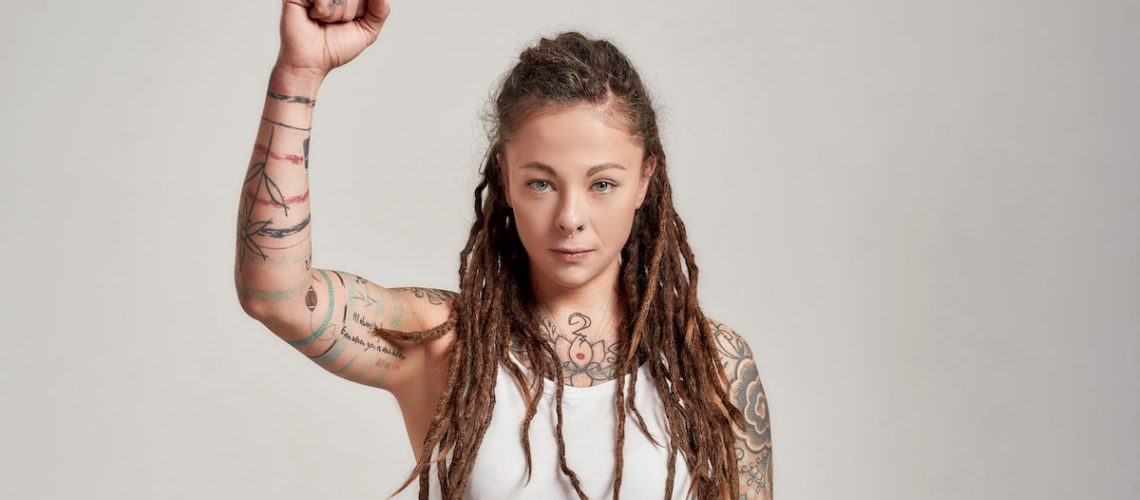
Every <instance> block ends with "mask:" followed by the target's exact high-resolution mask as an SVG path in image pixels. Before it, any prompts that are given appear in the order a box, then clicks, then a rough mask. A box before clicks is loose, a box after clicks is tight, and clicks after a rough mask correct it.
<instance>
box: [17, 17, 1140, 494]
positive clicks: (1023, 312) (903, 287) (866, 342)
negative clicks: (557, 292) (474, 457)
mask: <svg viewBox="0 0 1140 500" xmlns="http://www.w3.org/2000/svg"><path fill="white" fill-rule="evenodd" d="M279 9H280V7H279V5H278V3H277V2H274V1H268V0H260V1H257V2H250V1H241V2H233V1H231V2H219V1H213V0H207V1H198V2H192V3H191V2H177V3H176V2H141V1H137V0H135V1H124V2H111V3H108V2H79V1H75V0H64V1H59V2H11V3H9V4H7V5H5V7H4V14H3V16H0V62H2V63H3V68H4V74H3V76H2V77H0V96H2V99H3V104H0V107H2V110H3V111H2V112H0V150H2V151H3V162H2V167H0V168H2V169H3V170H2V172H3V182H0V195H2V198H0V208H2V210H0V224H2V229H3V240H4V243H3V245H0V252H2V255H0V256H2V258H3V261H4V262H5V263H7V265H9V266H11V267H10V268H9V270H8V272H6V273H5V277H6V280H5V281H6V286H4V287H2V288H0V311H2V314H0V328H2V332H3V339H4V341H5V342H4V347H3V349H0V356H3V362H2V363H0V370H2V372H0V375H2V377H0V391H2V393H0V395H2V396H3V410H2V411H0V443H2V445H0V449H2V450H3V451H2V452H0V453H2V455H0V460H2V462H0V497H3V498H84V499H88V498H108V499H112V498H113V499H124V498H132V499H133V498H139V499H142V498H147V499H150V498H170V499H183V498H186V499H189V498H281V499H285V498H296V499H307V498H346V499H347V498H356V499H364V498H370V499H375V498H382V497H384V496H386V495H387V494H388V493H390V492H391V491H392V490H393V489H394V488H395V486H396V485H398V484H399V482H400V480H402V478H403V476H404V475H405V474H406V473H407V472H408V471H409V470H410V467H411V465H412V452H411V447H410V445H409V443H408V441H407V437H406V435H405V433H404V426H403V422H402V420H401V417H400V415H399V412H398V409H397V407H396V404H395V400H394V399H393V398H392V397H391V396H390V395H389V394H387V393H384V392H381V391H378V390H374V389H369V388H367V387H364V386H360V385H356V384H352V383H349V382H345V381H343V380H340V379H338V378H336V377H335V376H333V375H330V374H328V373H327V372H325V371H324V370H323V369H321V368H320V367H318V366H317V365H315V364H313V363H311V362H310V361H308V360H307V359H305V358H304V357H303V356H301V355H300V354H298V353H297V352H295V351H294V350H293V349H292V348H291V347H289V346H288V345H287V344H285V343H284V342H282V341H280V340H279V339H277V338H276V337H275V336H273V335H272V334H271V333H270V332H269V331H268V330H266V329H265V328H264V327H262V326H261V325H260V324H259V323H257V322H256V321H254V320H252V319H250V318H248V317H246V316H245V315H244V314H243V313H242V311H241V308H240V307H239V305H238V302H237V298H236V294H235V292H234V288H233V281H232V269H233V256H234V245H235V235H234V227H235V221H236V215H237V210H236V209H237V201H238V195H239V190H240V186H241V181H242V178H243V174H244V173H245V170H246V167H247V162H248V160H249V157H250V152H251V150H252V147H253V141H254V135H255V132H256V130H257V126H258V124H259V123H258V117H259V115H260V111H261V106H262V103H263V99H264V93H265V85H266V79H267V77H268V74H269V70H270V68H271V66H272V63H273V60H274V57H275V55H276V50H277V43H278V40H277V22H278V16H279V13H280V10H279ZM561 29H580V30H583V31H586V32H587V33H589V34H592V35H598V36H608V37H610V38H611V39H612V40H613V41H614V42H615V43H616V44H617V45H618V46H619V47H621V48H622V49H624V50H625V51H626V52H627V53H628V55H629V56H630V57H631V58H632V60H633V61H634V63H635V64H636V65H637V66H638V68H639V69H640V71H641V72H642V75H643V77H644V78H645V79H646V80H647V81H648V82H649V85H650V87H651V90H652V92H653V95H654V97H655V98H656V99H657V103H658V105H659V106H660V114H661V118H662V122H661V127H662V129H663V132H664V140H665V145H666V151H667V153H668V155H669V156H668V158H669V165H670V168H671V173H670V175H671V176H672V179H673V181H674V189H675V191H676V201H677V204H678V206H679V211H680V213H681V214H682V216H683V217H684V220H685V222H686V223H687V227H688V228H689V235H690V238H691V242H692V244H693V246H694V247H695V250H696V255H697V263H698V264H699V265H700V268H701V275H700V278H701V280H700V293H701V296H702V302H703V304H704V307H705V308H706V311H707V312H708V313H709V314H710V315H712V316H713V317H716V318H718V319H720V320H722V321H724V322H726V323H728V324H730V325H732V326H734V327H735V328H736V329H737V330H739V331H741V332H742V333H743V334H744V335H745V336H746V337H747V339H748V341H749V342H750V344H751V345H752V347H753V349H754V351H755V353H756V360H757V362H758V364H759V367H760V373H761V377H762V380H763V382H764V386H765V389H766V392H767V394H768V397H769V400H770V404H771V418H772V429H773V444H774V456H775V471H776V472H775V485H776V492H777V495H778V498H781V499H786V500H792V499H832V498H835V499H839V498H843V499H868V500H871V499H915V498H921V499H958V498H992V499H1043V498H1048V499H1062V498H1065V499H1070V498H1071V499H1077V498H1080V499H1086V498H1096V499H1125V498H1135V495H1136V493H1137V491H1140V474H1137V473H1136V469H1137V468H1138V467H1140V451H1138V450H1140V431H1138V430H1137V424H1138V423H1140V397H1138V396H1137V394H1140V382H1138V380H1140V369H1138V366H1140V363H1138V361H1140V336H1138V333H1140V332H1138V330H1140V328H1138V325H1140V307H1137V304H1138V303H1140V300H1138V299H1140V258H1138V257H1140V238H1138V235H1137V233H1138V231H1137V224H1136V223H1135V221H1134V219H1135V217H1136V215H1137V213H1138V209H1140V150H1138V148H1137V146H1136V140H1137V139H1138V138H1140V97H1138V95H1137V90H1136V89H1138V88H1140V64H1138V62H1137V61H1140V58H1138V54H1140V50H1138V49H1140V6H1138V4H1137V2H1134V1H1132V2H1125V1H1086V2H1077V1H1068V2H1058V1H1035V2H1028V1H1012V0H997V1H995V0H990V1H965V2H962V1H958V2H928V1H917V2H916V1H901V0H899V1H887V0H868V1H863V2H844V1H812V0H800V1H796V2H770V1H761V2H726V1H721V2H700V3H698V2H684V3H681V2H650V1H636V2H632V1H631V2H601V1H578V2H522V1H515V2H505V1H490V2H462V3H460V2H447V3H442V4H441V3H436V2H427V1H418V2H413V1H408V0H395V2H394V5H393V12H392V16H391V18H390V19H389V21H388V24H387V25H386V26H385V28H384V31H383V32H382V34H381V38H380V40H379V42H378V43H377V44H376V45H374V46H372V47H371V48H370V49H368V50H367V51H366V52H365V53H364V54H363V55H362V56H360V58H358V59H357V60H355V61H353V62H352V63H351V64H349V65H348V66H346V67H342V68H339V69H337V70H335V71H334V72H333V73H332V74H331V75H330V76H329V78H328V79H327V80H326V82H325V85H324V86H323V87H322V89H321V92H320V94H319V97H318V99H319V102H318V105H317V108H316V114H315V121H314V126H315V128H314V132H313V135H312V150H311V158H312V160H311V164H310V168H311V188H312V197H311V203H312V211H313V224H314V228H315V231H314V237H313V247H314V256H315V264H316V265H317V266H320V267H325V268H333V269H340V270H346V271H350V272H354V273H358V274H361V275H363V276H365V277H368V278H369V279H373V280H375V281H377V282H379V283H381V284H383V285H386V286H403V285H421V286H435V287H446V288H454V287H455V284H456V276H455V272H456V269H457V264H458V253H459V250H460V249H461V247H462V244H463V241H464V234H465V232H466V228H467V226H468V224H469V222H470V220H471V212H470V210H471V208H470V205H471V190H472V189H473V188H474V185H475V175H476V172H477V168H478V161H479V159H480V157H481V155H482V152H483V148H484V147H485V146H486V144H485V143H484V139H483V135H482V124H481V123H480V121H479V118H478V115H479V112H480V111H482V110H483V108H484V105H485V102H486V98H487V96H488V94H489V92H490V91H491V86H492V85H493V83H494V82H495V80H496V79H497V78H498V76H499V75H500V74H501V73H502V72H503V71H505V70H506V69H508V68H509V66H510V65H511V63H512V60H513V58H514V57H515V56H516V55H517V54H518V52H519V51H520V50H521V49H522V48H523V47H524V46H526V45H527V44H528V43H530V42H532V41H533V40H534V39H535V38H536V37H538V36H539V35H543V34H551V33H554V32H556V31H558V30H561ZM415 491H416V488H415V486H414V485H413V486H411V487H410V488H409V489H408V490H406V491H405V492H404V493H403V494H402V495H401V496H400V497H399V498H414V496H415Z"/></svg>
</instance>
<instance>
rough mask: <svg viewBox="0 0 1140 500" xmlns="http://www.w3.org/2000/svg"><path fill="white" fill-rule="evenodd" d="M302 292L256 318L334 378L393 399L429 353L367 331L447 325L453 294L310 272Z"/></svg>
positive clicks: (428, 359) (427, 359)
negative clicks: (384, 392)
mask: <svg viewBox="0 0 1140 500" xmlns="http://www.w3.org/2000/svg"><path fill="white" fill-rule="evenodd" d="M310 278H311V279H310V280H309V283H308V286H307V287H301V289H300V290H299V292H300V293H298V294H297V296H295V297H291V298H288V299H284V300H281V301H280V303H279V304H277V306H276V307H274V308H273V309H272V311H270V312H266V313H264V314H261V315H259V317H258V318H257V319H258V320H260V321H261V322H262V323H263V324H265V326H266V327H267V328H269V329H270V330H272V331H273V332H274V333H275V334H277V336H278V337H280V338H281V339H282V340H284V341H285V342H287V343H288V344H289V345H291V346H292V347H293V348H295V349H296V350H297V351H299V352H301V353H302V354H304V355H305V356H306V357H308V358H309V359H310V360H312V361H313V362H314V363H316V364H317V365H319V366H321V367H322V368H324V369H325V370H327V371H329V372H330V373H333V374H334V375H337V376H338V377H341V378H344V379H347V380H351V381H353V382H357V383H360V384H364V385H368V386H372V387H377V388H381V389H385V390H388V391H392V392H394V390H395V389H398V388H400V387H402V386H404V385H405V384H406V383H407V382H408V381H409V380H411V379H413V378H415V377H417V375H416V374H417V373H421V372H422V368H424V367H425V364H426V363H430V362H431V360H432V359H433V356H432V355H433V354H434V352H435V351H434V350H433V349H431V348H430V347H429V346H428V345H426V343H425V344H413V343H404V342H392V341H388V340H384V339H381V338H380V337H378V336H375V335H373V334H372V333H371V331H372V328H373V327H374V326H380V327H383V328H387V329H391V330H400V331H415V330H424V329H428V328H432V327H434V326H436V325H439V324H440V323H443V322H444V321H446V320H447V318H448V315H449V313H450V311H451V307H452V303H453V299H454V297H455V293H454V292H450V291H446V290H438V289H434V288H411V287H409V288H384V287H382V286H380V285H377V284H376V283H373V282H371V281H368V280H366V279H364V278H362V277H360V276H357V275H354V274H352V273H347V272H344V271H334V270H328V269H320V268H313V269H312V272H311V276H310Z"/></svg>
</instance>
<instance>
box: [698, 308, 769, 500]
mask: <svg viewBox="0 0 1140 500" xmlns="http://www.w3.org/2000/svg"><path fill="white" fill-rule="evenodd" d="M709 324H710V325H712V328H713V331H714V332H715V335H716V341H717V346H718V349H719V350H720V356H721V363H722V364H723V366H724V372H725V375H727V376H728V395H729V397H730V398H731V399H732V402H733V404H735V405H736V407H737V408H738V409H739V410H740V412H741V413H742V414H743V415H744V424H745V425H744V428H740V427H738V426H737V425H735V424H734V425H733V429H732V430H733V433H734V434H735V435H736V459H737V465H738V471H739V472H740V476H739V477H740V495H741V498H750V499H751V498H756V499H764V500H771V498H772V471H773V468H772V432H771V426H770V421H769V418H768V398H767V395H765V393H764V386H763V384H761V382H760V372H759V370H758V369H757V367H756V360H755V358H754V357H753V355H752V349H751V348H750V346H749V345H748V343H747V342H746V341H745V340H744V337H742V336H741V335H739V334H738V333H737V332H736V331H734V330H733V329H732V328H729V327H728V326H727V325H725V324H723V323H719V322H716V321H715V320H711V319H710V320H709Z"/></svg>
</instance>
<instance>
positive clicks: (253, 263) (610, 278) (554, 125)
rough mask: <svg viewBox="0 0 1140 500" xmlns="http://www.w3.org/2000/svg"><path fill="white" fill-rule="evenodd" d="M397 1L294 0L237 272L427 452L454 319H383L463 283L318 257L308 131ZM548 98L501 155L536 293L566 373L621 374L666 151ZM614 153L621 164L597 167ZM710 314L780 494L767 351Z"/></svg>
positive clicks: (437, 314) (305, 349) (759, 468)
mask: <svg viewBox="0 0 1140 500" xmlns="http://www.w3.org/2000/svg"><path fill="white" fill-rule="evenodd" d="M388 13H389V7H388V5H387V2H386V1H383V0H345V1H343V2H342V1H329V0H323V1H317V2H312V1H305V0H288V1H287V2H285V3H284V6H283V13H282V25H281V30H282V50H281V52H280V53H279V56H278V61H277V65H276V67H275V69H274V72H273V75H272V76H271V78H270V84H269V89H268V91H267V94H266V103H265V108H264V110H263V114H262V117H261V128H260V129H259V130H258V135H257V139H256V141H255V144H254V150H253V155H252V157H251V161H250V164H249V168H248V170H247V172H246V175H245V177H244V181H243V186H242V191H241V198H240V206H239V209H238V221H237V222H238V224H237V228H236V229H237V231H236V236H237V238H236V243H237V247H236V252H235V285H236V287H237V293H238V296H239V298H240V299H241V301H242V306H243V308H244V309H245V310H246V311H247V312H248V313H249V314H251V315H253V316H254V317H255V318H257V319H258V320H260V321H261V322H262V323H263V324H265V326H266V327H268V328H269V329H270V330H271V331H273V332H274V333H276V334H277V335H278V336H279V337H281V338H282V339H283V340H284V341H286V342H288V343H289V344H290V345H291V346H292V347H294V348H296V349H297V350H298V351H300V352H301V353H302V354H304V355H305V356H306V357H307V358H309V359H310V360H311V361H312V362H314V363H316V364H318V365H319V366H321V367H323V368H324V369H326V370H328V371H329V372H331V373H333V374H335V375H337V376H339V377H341V378H344V379H347V380H351V381H355V382H358V383H361V384H365V385H369V386H372V387H377V388H381V389H385V390H388V391H390V392H391V393H392V394H393V395H395V396H396V399H397V401H398V403H399V405H400V409H401V412H402V413H403V416H404V423H405V425H406V427H407V429H406V430H407V432H408V438H409V443H410V444H411V445H412V449H413V452H414V453H415V454H416V455H417V459H418V458H419V456H418V455H419V453H420V451H421V449H420V447H419V444H420V443H422V441H423V439H424V435H425V434H426V429H427V425H428V422H430V420H431V417H432V415H433V414H434V407H435V403H436V401H437V400H438V398H439V396H440V394H441V391H442V388H443V385H444V377H445V375H446V366H445V365H444V363H442V362H441V361H443V360H444V359H445V358H444V353H445V352H446V348H447V347H448V346H449V345H450V344H451V343H452V342H453V341H454V338H455V332H454V331H451V332H448V333H447V334H446V335H444V336H443V337H441V338H440V339H438V340H436V341H432V342H429V343H425V344H418V345H417V344H413V345H398V344H394V343H390V342H388V341H385V340H382V339H378V338H375V337H373V336H371V335H370V334H369V330H370V329H371V328H372V327H374V326H385V327H387V328H395V329H402V330H422V329H426V328H430V327H433V326H435V325H438V324H440V323H442V322H443V321H444V320H445V319H446V318H447V315H448V312H449V311H450V310H451V308H452V302H453V301H454V299H455V293H454V292H450V291H446V290H437V289H431V288H412V287H408V288H385V287H382V286H380V285H378V284H376V283H373V282H370V281H368V280H366V279H364V278H362V277H360V276H357V275H354V274H351V273H347V272H343V271H335V270H329V269H321V268H318V267H316V266H314V265H313V263H312V253H311V238H310V236H311V232H312V227H311V225H310V222H311V219H310V217H309V191H308V169H309V136H310V132H311V123H312V108H313V107H314V106H315V104H316V94H317V88H318V87H319V85H320V82H321V80H323V78H324V76H325V74H327V73H328V71H329V70H331V69H332V68H334V67H337V66H340V65H342V64H344V63H347V62H348V61H350V60H352V59H353V58H355V57H356V55H358V54H359V53H360V51H361V50H363V49H364V47H366V46H368V45H370V44H371V43H372V42H374V41H375V40H376V37H377V36H378V34H379V31H380V27H381V26H382V25H383V23H384V21H385V19H386V18H387V16H388ZM318 21H319V22H318ZM349 21H352V22H351V23H350V22H349ZM547 111H548V112H545V113H540V114H538V115H535V116H533V117H531V118H530V119H529V120H527V122H526V123H524V124H523V126H522V128H521V129H520V130H518V131H517V133H516V135H515V136H514V137H512V138H511V140H510V141H509V142H508V143H507V144H506V147H505V152H504V155H503V156H501V157H499V158H498V160H499V162H500V165H502V166H503V167H504V168H503V169H502V170H503V175H504V185H505V186H506V188H507V201H508V204H510V205H511V207H512V208H513V209H514V210H515V220H516V222H517V226H518V228H519V236H520V239H521V240H522V241H523V244H524V246H525V247H526V250H527V252H528V254H529V255H530V257H531V259H530V261H531V268H530V275H531V282H532V283H533V286H534V289H533V292H534V293H535V296H536V297H538V299H539V302H540V304H541V305H542V307H543V310H544V312H545V313H546V316H547V317H546V319H545V321H544V322H543V325H542V330H543V332H545V334H546V335H547V336H548V337H549V338H550V341H551V342H552V343H553V345H554V346H555V347H556V349H555V352H557V353H558V355H559V358H560V361H561V362H562V364H563V369H564V372H565V373H566V377H567V379H566V380H564V381H563V382H564V383H566V384H569V385H573V386H579V387H585V386H589V385H594V384H597V383H601V382H605V381H607V380H610V379H612V378H613V375H614V356H613V354H614V353H613V351H612V346H613V342H614V340H616V338H615V333H614V329H613V325H614V324H615V323H616V321H617V320H619V319H620V318H622V317H624V316H625V315H626V314H628V312H627V311H624V310H621V309H620V308H619V306H620V303H621V301H619V300H618V297H617V292H616V289H615V286H616V284H617V277H618V270H619V261H618V254H619V252H620V250H621V248H622V246H623V245H624V244H625V242H626V239H627V238H628V236H629V231H630V228H631V225H632V221H633V216H634V214H635V213H636V210H638V209H639V208H640V207H641V205H642V203H643V202H644V198H645V193H646V189H647V187H648V181H649V179H651V176H652V175H653V171H654V167H655V164H654V161H653V159H652V158H650V159H649V160H648V161H647V162H645V163H644V164H642V162H641V160H642V155H643V153H644V150H643V149H642V147H641V146H640V144H639V143H638V141H637V140H636V138H635V137H633V136H631V135H630V134H629V133H628V131H627V129H626V128H625V127H624V124H623V123H621V121H620V120H617V119H615V118H614V117H613V116H611V115H608V114H606V113H605V108H603V107H598V106H594V105H576V106H570V107H562V108H551V109H549V110H547ZM536 162H537V163H541V164H544V165H546V166H548V167H549V168H547V169H544V168H538V167H536V166H534V165H536ZM606 164H615V165H621V167H623V168H618V167H611V168H605V169H601V170H597V171H594V172H591V171H590V170H591V167H594V166H597V165H606ZM571 233H572V234H573V235H574V237H573V238H570V237H569V235H570V234H571ZM570 244H572V245H574V246H579V247H586V248H590V249H592V250H593V252H592V253H591V255H589V256H588V257H587V258H586V259H584V260H582V261H581V262H576V263H567V262H563V261H560V260H559V259H557V258H556V257H557V256H556V255H555V254H553V253H551V252H550V250H551V249H553V248H557V247H559V246H564V245H566V246H568V245H570ZM710 323H711V326H712V327H713V330H714V331H715V337H716V342H717V345H718V348H719V353H720V356H721V361H722V365H723V366H724V370H725V373H726V374H727V375H728V378H729V381H728V385H727V386H726V390H727V391H728V394H729V395H730V397H731V398H732V401H733V403H734V404H735V405H736V406H737V407H738V408H740V410H741V412H742V413H743V414H744V416H745V426H744V427H743V428H741V427H738V426H735V425H734V426H733V431H734V434H735V436H736V445H735V451H736V456H737V462H738V465H739V469H738V470H739V472H740V475H739V480H740V491H741V498H766V499H771V498H772V470H773V469H772V458H771V434H770V427H769V420H768V409H767V399H766V396H765V395H764V391H763V387H762V386H761V385H760V379H759V375H758V370H757V368H756V363H755V361H754V359H753V356H752V352H751V349H750V348H749V347H748V345H747V343H746V342H744V339H743V337H741V336H740V335H738V334H737V333H736V332H735V331H733V330H732V329H731V328H729V327H728V326H726V325H723V324H721V323H719V322H716V321H715V320H711V319H710ZM521 360H522V361H523V362H524V364H525V363H526V360H525V359H521Z"/></svg>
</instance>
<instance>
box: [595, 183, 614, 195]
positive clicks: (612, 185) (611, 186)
mask: <svg viewBox="0 0 1140 500" xmlns="http://www.w3.org/2000/svg"><path fill="white" fill-rule="evenodd" d="M600 184H604V185H606V186H608V187H607V188H606V189H599V190H598V191H600V192H602V193H608V192H609V191H610V190H611V189H613V187H614V183H612V182H610V181H598V182H595V183H594V185H595V186H597V185H600Z"/></svg>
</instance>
